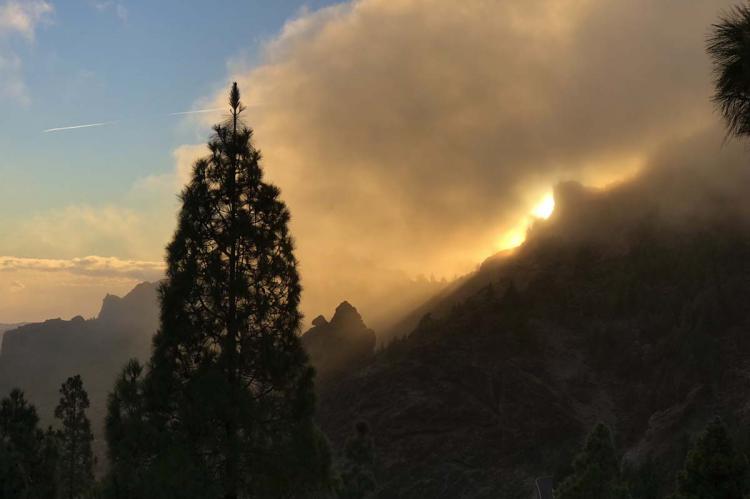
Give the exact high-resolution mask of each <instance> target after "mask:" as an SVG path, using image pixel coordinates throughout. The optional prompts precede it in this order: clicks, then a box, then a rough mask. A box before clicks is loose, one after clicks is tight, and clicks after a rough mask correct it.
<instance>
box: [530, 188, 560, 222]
mask: <svg viewBox="0 0 750 499" xmlns="http://www.w3.org/2000/svg"><path fill="white" fill-rule="evenodd" d="M553 211H555V197H554V196H553V195H552V194H551V193H550V194H547V195H546V196H545V197H544V199H542V200H541V201H540V202H539V203H537V205H536V206H534V209H533V210H531V214H532V215H534V216H535V217H536V218H543V219H544V220H547V219H548V218H549V217H550V216H551V215H552V212H553Z"/></svg>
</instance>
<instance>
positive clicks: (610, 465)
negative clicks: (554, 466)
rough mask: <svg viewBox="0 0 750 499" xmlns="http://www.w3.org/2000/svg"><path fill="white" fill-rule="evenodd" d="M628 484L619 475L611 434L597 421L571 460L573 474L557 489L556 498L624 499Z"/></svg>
mask: <svg viewBox="0 0 750 499" xmlns="http://www.w3.org/2000/svg"><path fill="white" fill-rule="evenodd" d="M629 497H630V494H629V493H628V490H627V486H626V485H625V483H624V482H623V480H622V479H621V478H620V467H619V459H618V458H617V454H616V452H615V447H614V444H613V442H612V434H611V433H610V431H609V428H607V426H606V425H604V424H603V423H598V424H597V425H596V426H595V427H594V429H593V430H592V431H591V433H590V434H589V436H588V438H587V439H586V444H585V445H584V447H583V450H582V451H581V452H580V453H579V454H578V455H577V456H576V458H575V460H574V461H573V473H572V474H571V475H570V476H568V477H567V478H565V479H564V480H563V482H562V483H561V484H560V486H559V487H557V489H555V498H556V499H626V498H629Z"/></svg>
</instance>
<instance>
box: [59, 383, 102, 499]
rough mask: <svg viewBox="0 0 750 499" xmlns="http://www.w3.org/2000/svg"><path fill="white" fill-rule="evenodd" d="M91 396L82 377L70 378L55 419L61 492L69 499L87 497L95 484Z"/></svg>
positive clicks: (61, 393) (61, 394)
mask: <svg viewBox="0 0 750 499" xmlns="http://www.w3.org/2000/svg"><path fill="white" fill-rule="evenodd" d="M88 408H89V396H88V394H87V393H86V390H84V389H83V381H82V380H81V377H80V376H78V375H76V376H73V377H71V378H68V379H67V380H66V381H65V383H63V384H62V386H61V387H60V403H59V404H58V405H57V407H56V408H55V417H56V418H57V419H59V420H60V421H61V422H62V429H61V430H60V437H59V441H60V449H59V451H60V490H61V493H62V495H63V497H65V498H66V499H75V498H77V497H81V496H82V495H83V494H85V493H86V492H87V491H88V490H89V489H90V488H91V486H92V485H93V483H94V454H93V452H92V451H91V442H92V441H93V440H94V437H93V435H92V434H91V423H90V422H89V418H88V417H86V409H88Z"/></svg>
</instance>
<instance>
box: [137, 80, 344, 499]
mask: <svg viewBox="0 0 750 499" xmlns="http://www.w3.org/2000/svg"><path fill="white" fill-rule="evenodd" d="M229 104H230V111H231V114H230V118H229V120H228V121H227V122H225V123H223V124H221V125H217V126H215V127H214V135H213V137H212V139H211V140H210V142H209V144H208V148H209V151H210V154H209V155H208V157H206V158H205V159H201V160H199V161H197V162H196V164H195V165H194V168H193V173H192V179H191V181H190V183H189V184H188V185H187V187H186V188H185V189H184V191H183V192H182V196H181V197H182V202H183V206H182V210H181V212H180V215H179V221H178V228H177V231H176V233H175V235H174V239H173V241H172V242H171V243H170V244H169V246H168V248H167V263H168V268H167V280H166V281H165V283H164V284H163V285H162V287H161V306H162V310H161V327H160V330H159V332H158V333H157V335H156V337H155V338H154V352H153V356H152V359H151V364H150V367H151V369H150V372H149V373H148V375H147V378H146V385H147V386H146V390H145V392H146V393H148V394H149V397H150V400H149V407H150V410H151V411H152V412H153V416H152V417H151V421H152V422H153V423H154V424H156V426H157V427H159V428H160V429H161V431H160V433H161V434H162V435H165V439H166V440H165V442H164V444H163V445H164V446H167V447H169V448H171V450H172V452H173V453H172V455H171V457H168V458H164V459H163V460H164V461H168V462H170V463H174V462H189V463H190V466H180V469H183V470H184V469H199V470H200V472H199V474H202V475H203V476H204V480H205V481H204V483H203V484H202V485H200V487H201V488H202V492H201V494H203V495H202V496H203V497H211V496H215V497H218V496H221V497H224V498H226V499H235V498H237V497H306V496H307V495H313V494H318V495H319V494H321V493H322V491H325V490H326V489H327V488H329V486H330V483H331V478H330V477H331V471H330V460H331V459H330V455H329V451H328V446H327V443H326V441H325V439H324V438H323V437H322V435H321V434H320V432H319V431H318V430H317V428H316V427H315V426H314V424H313V420H312V419H313V411H314V405H315V399H314V393H313V375H314V371H313V369H312V368H311V367H310V365H309V363H308V359H307V355H306V354H305V352H304V350H303V348H302V346H301V343H300V341H299V337H298V331H299V327H300V320H301V316H300V313H299V311H298V305H299V300H300V291H301V288H300V279H299V275H298V273H297V268H296V267H297V261H296V259H295V257H294V253H293V248H294V245H293V241H292V237H291V235H290V233H289V229H288V223H289V218H290V216H289V211H288V210H287V208H286V206H285V205H284V203H283V202H282V201H281V200H280V199H279V189H278V188H277V187H275V186H273V185H271V184H268V183H266V182H264V181H263V175H262V170H261V167H260V164H259V161H260V157H261V156H260V152H259V151H258V150H257V149H255V148H254V147H253V145H252V141H251V138H252V130H251V129H250V128H248V127H247V126H245V125H244V123H243V122H242V120H241V119H240V115H241V113H242V111H243V109H244V108H243V106H242V104H241V103H240V93H239V90H238V88H237V84H236V83H235V84H234V85H233V86H232V89H231V92H230V98H229ZM175 456H179V458H177V457H175ZM194 467H196V468H194ZM165 469H169V465H166V466H165ZM193 478H194V477H193ZM180 482H181V481H180V480H179V479H178V480H175V481H174V483H175V484H176V485H174V486H175V487H178V486H179V483H180ZM216 484H218V487H219V488H220V489H221V490H214V489H213V487H216V486H217V485H216Z"/></svg>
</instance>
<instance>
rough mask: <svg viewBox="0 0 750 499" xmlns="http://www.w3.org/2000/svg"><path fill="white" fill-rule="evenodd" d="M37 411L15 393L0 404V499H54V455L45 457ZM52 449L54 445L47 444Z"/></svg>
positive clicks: (16, 390)
mask: <svg viewBox="0 0 750 499" xmlns="http://www.w3.org/2000/svg"><path fill="white" fill-rule="evenodd" d="M38 423H39V417H38V416H37V413H36V409H35V408H34V406H33V405H30V404H29V403H28V402H27V401H26V399H25V398H24V395H23V392H22V391H20V390H18V389H15V390H13V391H11V393H10V395H9V396H8V397H6V398H4V399H3V400H2V402H0V499H47V498H49V497H54V495H52V496H50V495H48V494H49V493H50V492H52V493H53V494H54V490H55V483H54V478H55V477H54V473H49V471H50V470H54V468H55V463H54V455H48V454H47V453H46V450H47V447H46V442H45V435H44V433H43V432H42V431H41V430H40V429H39V428H38ZM50 444H51V445H53V442H50Z"/></svg>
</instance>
